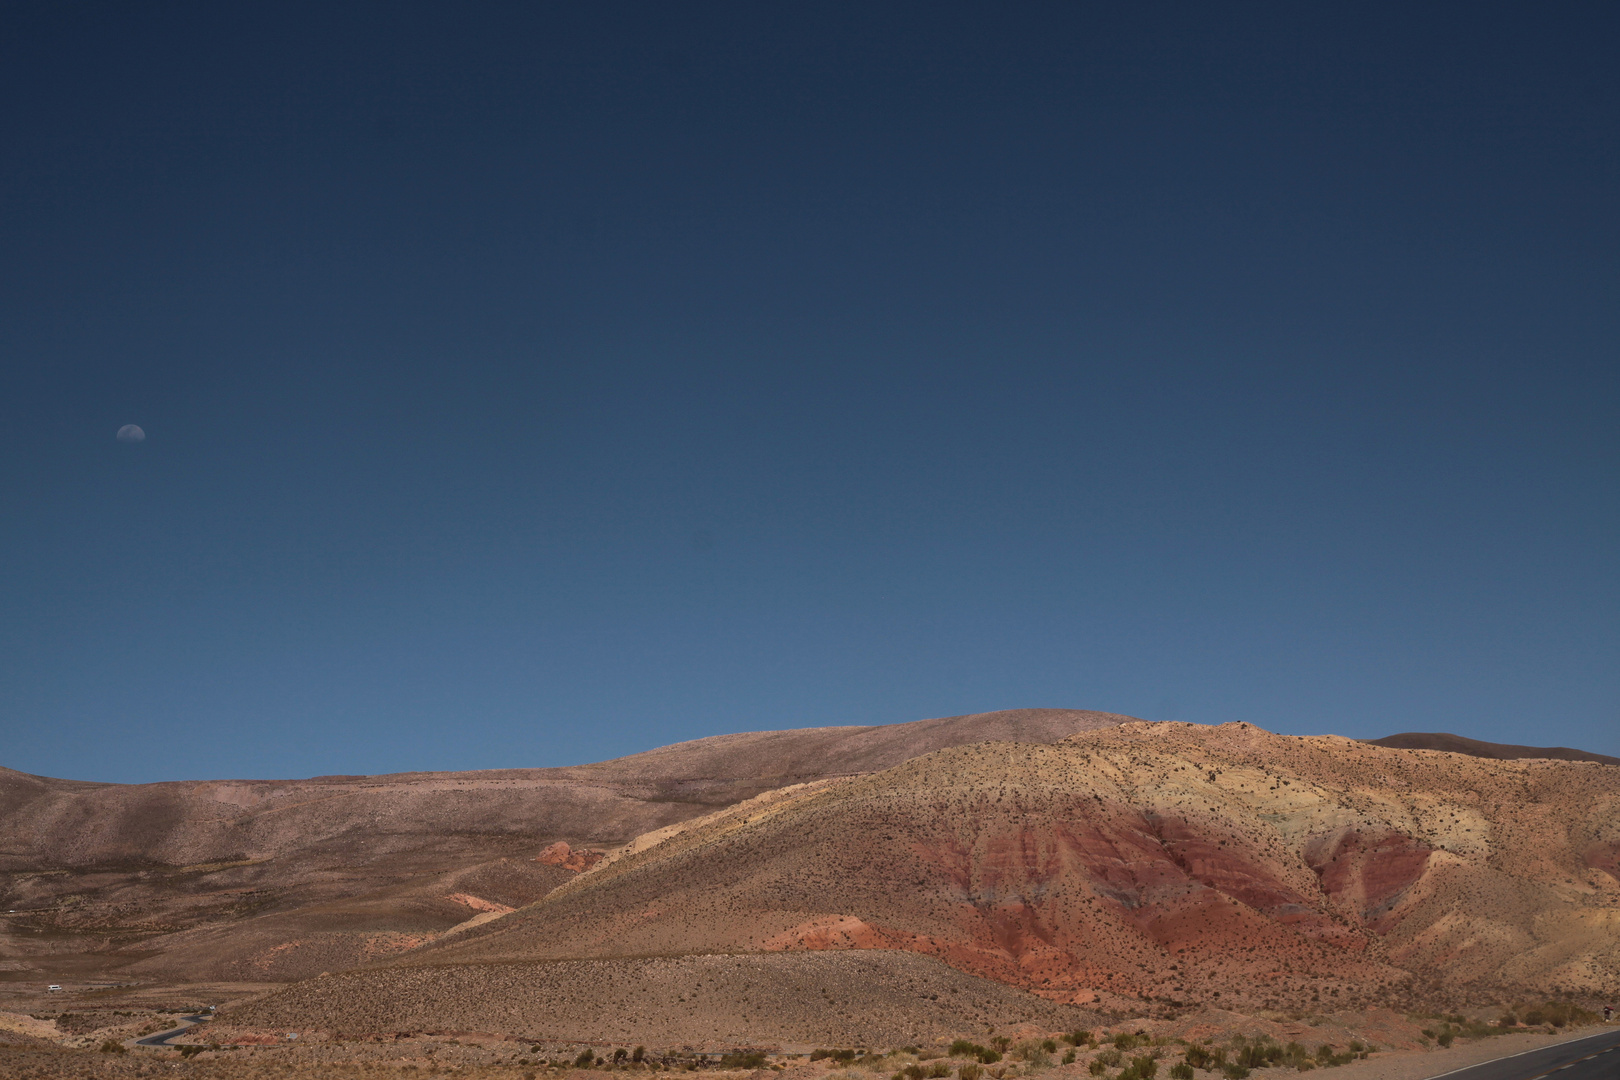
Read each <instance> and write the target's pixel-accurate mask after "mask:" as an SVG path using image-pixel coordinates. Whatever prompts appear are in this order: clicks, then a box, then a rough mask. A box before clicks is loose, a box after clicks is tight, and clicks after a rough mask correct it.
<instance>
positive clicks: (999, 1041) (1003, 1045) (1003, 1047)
mask: <svg viewBox="0 0 1620 1080" xmlns="http://www.w3.org/2000/svg"><path fill="white" fill-rule="evenodd" d="M990 1045H991V1046H993V1047H995V1048H996V1049H997V1050H1000V1051H1001V1052H1002V1053H1003V1054H1005V1053H1006V1052H1007V1047H1009V1046H1011V1045H1012V1040H1011V1039H1009V1038H1007V1036H1005V1035H997V1036H996V1037H995V1038H993V1039H991V1040H990Z"/></svg>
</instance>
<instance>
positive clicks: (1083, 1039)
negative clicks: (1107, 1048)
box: [1063, 1028, 1091, 1046]
mask: <svg viewBox="0 0 1620 1080" xmlns="http://www.w3.org/2000/svg"><path fill="white" fill-rule="evenodd" d="M1063 1041H1064V1042H1066V1043H1068V1044H1069V1045H1070V1046H1084V1045H1085V1044H1086V1043H1089V1042H1090V1041H1091V1032H1089V1031H1087V1030H1085V1029H1084V1028H1081V1029H1080V1030H1078V1031H1071V1032H1069V1033H1068V1034H1067V1035H1065V1036H1063Z"/></svg>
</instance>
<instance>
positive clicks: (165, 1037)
mask: <svg viewBox="0 0 1620 1080" xmlns="http://www.w3.org/2000/svg"><path fill="white" fill-rule="evenodd" d="M208 1018H209V1016H208V1014H207V1013H193V1014H192V1015H191V1016H182V1017H181V1018H180V1026H179V1027H177V1028H171V1029H169V1030H168V1031H160V1032H158V1033H157V1034H156V1035H148V1036H147V1037H146V1038H144V1039H136V1040H135V1045H136V1046H168V1045H169V1040H170V1039H172V1038H174V1037H175V1036H176V1035H184V1034H185V1033H186V1032H188V1031H190V1030H191V1029H192V1028H194V1027H196V1026H197V1025H198V1024H201V1023H204V1022H205V1021H207V1020H208ZM1559 1080H1563V1078H1562V1077H1560V1078H1559Z"/></svg>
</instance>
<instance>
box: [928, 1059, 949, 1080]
mask: <svg viewBox="0 0 1620 1080" xmlns="http://www.w3.org/2000/svg"><path fill="white" fill-rule="evenodd" d="M925 1075H926V1076H927V1077H928V1078H929V1080H944V1078H945V1077H947V1076H949V1075H951V1063H950V1062H948V1061H936V1062H934V1063H933V1064H931V1065H929V1066H928V1072H927V1073H926V1074H925Z"/></svg>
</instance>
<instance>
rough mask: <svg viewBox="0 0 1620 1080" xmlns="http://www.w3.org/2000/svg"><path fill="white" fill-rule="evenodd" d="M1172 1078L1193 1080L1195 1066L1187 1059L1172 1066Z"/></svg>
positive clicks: (1173, 1079) (1172, 1079) (1171, 1079)
mask: <svg viewBox="0 0 1620 1080" xmlns="http://www.w3.org/2000/svg"><path fill="white" fill-rule="evenodd" d="M1170 1080H1193V1067H1192V1066H1191V1065H1189V1064H1187V1063H1186V1062H1185V1061H1178V1062H1176V1063H1175V1064H1174V1065H1172V1066H1170Z"/></svg>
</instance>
